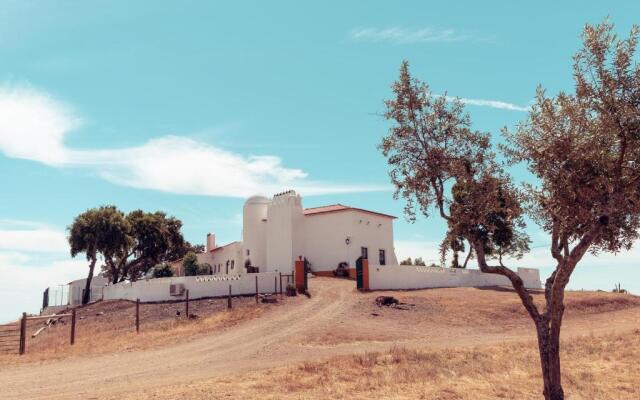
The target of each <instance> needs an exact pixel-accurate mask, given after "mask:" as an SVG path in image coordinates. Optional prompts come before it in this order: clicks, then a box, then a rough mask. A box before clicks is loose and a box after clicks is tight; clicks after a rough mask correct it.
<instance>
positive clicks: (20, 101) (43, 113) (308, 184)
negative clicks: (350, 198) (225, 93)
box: [0, 85, 389, 197]
mask: <svg viewBox="0 0 640 400" xmlns="http://www.w3.org/2000/svg"><path fill="white" fill-rule="evenodd" d="M79 121H80V120H79V118H77V117H76V116H75V115H74V113H73V111H72V110H71V109H70V107H68V106H66V105H64V104H62V103H60V102H59V101H57V100H55V99H54V98H53V97H52V96H50V95H48V94H46V93H43V92H40V91H37V90H35V89H32V88H24V87H17V86H6V85H5V86H3V87H2V86H0V151H2V152H3V153H4V154H5V155H7V156H9V157H14V158H23V159H29V160H33V161H38V162H41V163H44V164H47V165H53V166H69V167H83V168H89V169H91V170H92V171H95V173H96V174H97V175H99V176H100V177H102V178H104V179H106V180H108V181H110V182H113V183H116V184H119V185H124V186H130V187H136V188H143V189H152V190H159V191H165V192H172V193H180V194H201V195H213V196H231V197H246V196H249V195H252V194H257V193H261V194H271V193H274V192H278V191H282V190H285V189H291V188H294V189H297V190H299V191H300V192H302V193H303V194H305V195H317V194H328V193H349V192H363V191H382V190H388V189H389V187H388V186H387V185H384V186H369V185H340V184H333V183H328V182H320V181H314V180H311V179H309V178H308V176H307V173H305V172H304V171H302V170H300V169H296V168H288V167H285V166H284V165H283V164H282V160H281V159H280V158H279V157H276V156H272V155H249V156H243V155H239V154H235V153H232V152H230V151H226V150H223V149H220V148H218V147H215V146H213V145H210V144H207V143H201V142H197V141H195V140H193V139H190V138H186V137H181V136H164V137H159V138H155V139H152V140H149V141H148V142H146V143H144V144H142V145H140V146H136V147H128V148H121V149H110V150H99V149H82V150H81V149H73V148H70V147H67V146H65V144H64V139H65V137H66V136H67V135H68V134H69V133H70V132H71V131H72V130H73V129H74V128H76V127H78V126H79Z"/></svg>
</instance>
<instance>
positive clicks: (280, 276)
mask: <svg viewBox="0 0 640 400" xmlns="http://www.w3.org/2000/svg"><path fill="white" fill-rule="evenodd" d="M280 297H282V272H280Z"/></svg>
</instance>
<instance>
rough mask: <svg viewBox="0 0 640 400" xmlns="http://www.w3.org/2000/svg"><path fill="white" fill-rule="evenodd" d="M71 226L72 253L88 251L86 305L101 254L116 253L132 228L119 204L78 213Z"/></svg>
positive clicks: (72, 254) (105, 256) (110, 254)
mask: <svg viewBox="0 0 640 400" xmlns="http://www.w3.org/2000/svg"><path fill="white" fill-rule="evenodd" d="M67 229H68V230H69V237H68V240H69V245H70V247H71V256H72V257H75V256H76V255H78V254H79V253H85V254H86V257H87V261H89V275H88V276H87V281H86V284H85V290H84V293H83V296H82V304H87V303H88V302H89V300H90V298H91V281H92V279H93V273H94V268H95V266H96V262H97V260H98V255H102V257H103V258H105V259H106V258H108V257H111V256H112V255H113V254H116V253H117V252H118V251H119V250H120V249H121V248H122V247H123V246H124V245H125V244H126V243H127V240H128V239H127V232H128V229H129V227H128V224H127V221H126V220H125V218H124V214H122V212H120V211H119V210H118V209H117V208H116V207H115V206H102V207H98V208H92V209H89V210H87V211H85V212H83V213H82V214H80V215H78V216H77V217H76V218H75V219H74V220H73V223H72V224H71V226H69V227H68V228H67Z"/></svg>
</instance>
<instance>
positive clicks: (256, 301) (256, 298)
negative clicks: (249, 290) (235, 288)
mask: <svg viewBox="0 0 640 400" xmlns="http://www.w3.org/2000/svg"><path fill="white" fill-rule="evenodd" d="M256 304H258V275H256Z"/></svg>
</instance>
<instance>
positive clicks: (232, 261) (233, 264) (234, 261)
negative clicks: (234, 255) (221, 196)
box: [231, 260, 236, 269]
mask: <svg viewBox="0 0 640 400" xmlns="http://www.w3.org/2000/svg"><path fill="white" fill-rule="evenodd" d="M235 265H236V260H231V269H233V268H234V267H235Z"/></svg>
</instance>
